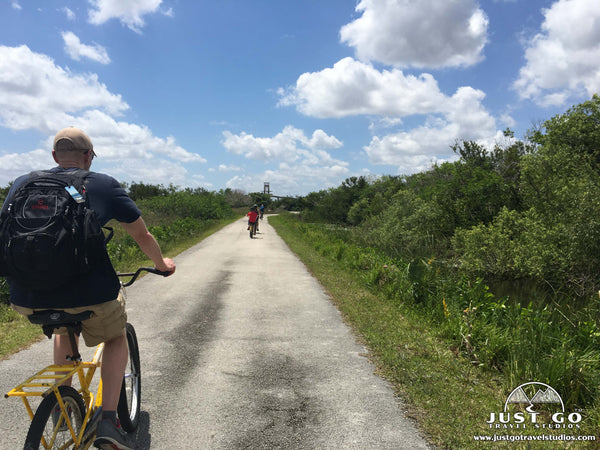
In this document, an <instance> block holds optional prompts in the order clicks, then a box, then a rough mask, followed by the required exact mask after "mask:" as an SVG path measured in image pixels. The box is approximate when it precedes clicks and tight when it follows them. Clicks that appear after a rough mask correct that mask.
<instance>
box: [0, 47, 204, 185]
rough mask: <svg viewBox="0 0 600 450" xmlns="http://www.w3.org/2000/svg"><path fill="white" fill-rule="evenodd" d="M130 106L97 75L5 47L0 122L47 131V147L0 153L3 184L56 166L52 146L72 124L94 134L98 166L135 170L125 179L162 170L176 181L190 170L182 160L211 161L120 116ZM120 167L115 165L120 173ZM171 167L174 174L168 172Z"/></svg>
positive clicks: (151, 176) (0, 59)
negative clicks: (82, 73) (60, 133)
mask: <svg viewBox="0 0 600 450" xmlns="http://www.w3.org/2000/svg"><path fill="white" fill-rule="evenodd" d="M128 108H129V106H128V105H127V103H125V102H124V101H123V100H122V98H121V96H120V95H116V94H113V93H111V92H109V91H108V89H107V88H106V86H104V85H103V84H102V83H100V82H99V81H98V76H97V75H95V74H86V75H81V74H75V73H72V72H70V71H69V70H66V69H63V68H61V67H59V66H57V65H55V63H54V61H53V60H52V59H51V58H49V57H48V56H46V55H42V54H39V53H34V52H32V51H31V50H30V49H29V48H28V47H26V46H21V47H5V46H0V126H2V127H5V128H8V129H11V130H15V131H18V130H37V131H40V132H41V133H43V134H45V135H47V139H46V141H45V145H44V147H45V148H46V149H47V150H36V151H33V152H29V153H27V152H24V153H18V154H5V155H2V156H0V183H7V182H8V181H10V180H12V179H14V177H15V176H16V175H17V174H21V173H24V172H27V171H29V170H34V169H40V168H45V167H48V166H51V165H53V161H52V159H51V157H50V149H51V148H52V139H53V137H54V134H55V133H56V131H58V130H60V129H61V128H64V127H65V126H71V125H72V126H76V127H78V128H81V129H83V130H85V131H86V133H87V134H88V135H89V136H90V137H91V138H92V142H93V143H94V149H95V150H96V152H97V153H98V156H99V162H98V163H95V164H96V165H98V164H99V165H101V167H102V166H103V165H105V164H111V163H113V162H118V166H119V167H129V166H132V167H133V168H134V169H135V170H132V172H131V174H124V175H127V177H128V178H126V179H123V181H128V180H132V179H133V180H136V177H137V176H138V174H139V178H138V181H139V180H141V179H143V180H144V181H145V182H154V180H155V179H158V178H157V177H158V176H159V174H165V177H166V178H165V179H166V180H172V181H175V180H179V179H181V177H183V176H184V174H185V173H186V170H185V168H184V167H183V166H182V165H181V164H180V163H185V164H188V163H204V162H206V160H205V159H204V158H202V156H200V155H198V154H197V153H194V152H190V151H188V150H186V149H184V148H182V147H181V146H179V145H178V144H177V142H176V141H175V138H173V137H172V136H168V137H166V138H160V137H157V136H154V135H153V133H152V131H151V130H150V129H149V128H148V127H146V126H144V125H138V124H132V123H128V122H126V121H117V120H116V119H115V117H120V116H122V115H123V113H124V112H125V111H126V110H127V109H128ZM40 152H42V153H40ZM120 170H121V169H115V173H121V172H120ZM169 170H172V172H173V173H172V175H168V176H167V172H168V171H169ZM144 173H147V174H148V178H145V177H144V176H143V174H144ZM165 179H163V180H161V181H160V182H163V183H164V182H165V181H164V180H165ZM151 180H152V181H151Z"/></svg>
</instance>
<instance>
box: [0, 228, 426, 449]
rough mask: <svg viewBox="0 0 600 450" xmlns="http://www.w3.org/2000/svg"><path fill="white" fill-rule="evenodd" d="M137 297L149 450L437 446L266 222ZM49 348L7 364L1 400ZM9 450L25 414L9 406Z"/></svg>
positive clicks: (142, 444)
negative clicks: (406, 413)
mask: <svg viewBox="0 0 600 450" xmlns="http://www.w3.org/2000/svg"><path fill="white" fill-rule="evenodd" d="M176 262H177V265H178V267H177V272H176V274H175V275H174V276H172V277H170V278H166V279H165V278H162V277H157V276H152V275H148V276H146V277H145V278H143V279H142V280H140V281H139V282H136V284H135V285H134V286H132V287H130V288H129V289H128V291H127V305H128V314H129V319H130V322H132V323H133V324H134V325H135V328H136V331H137V333H138V339H139V343H140V347H141V355H142V395H143V403H142V422H141V426H140V427H139V429H138V431H137V436H136V438H137V446H136V448H140V449H148V448H153V449H244V448H249V449H271V448H285V449H295V448H302V449H313V448H315V449H317V448H318V449H398V448H406V449H409V448H410V449H415V448H428V446H427V444H426V442H425V441H424V440H423V439H422V438H421V437H420V436H419V434H418V432H417V431H416V429H415V426H414V425H413V423H412V422H411V421H409V420H407V419H406V418H404V416H403V408H402V405H401V404H400V403H399V402H398V400H397V399H396V398H395V397H394V394H393V392H392V390H391V388H390V386H389V385H388V384H387V383H386V382H385V381H384V380H382V379H381V378H379V377H377V376H376V375H374V374H373V371H374V367H373V366H372V365H371V364H370V363H369V361H368V360H367V358H365V357H364V356H363V355H364V354H365V352H366V350H365V348H364V347H362V346H361V345H359V344H358V343H357V342H356V340H355V338H354V337H353V335H352V333H351V331H350V330H349V329H348V327H347V326H346V325H345V324H344V323H343V321H342V319H341V317H340V314H339V312H338V311H337V309H336V308H335V307H334V306H333V305H332V304H331V302H330V300H329V299H328V297H327V295H326V294H325V293H324V291H323V289H322V288H321V286H320V285H319V284H318V282H317V281H316V280H315V279H314V278H313V277H312V276H311V275H310V274H309V273H308V272H307V270H306V268H305V267H304V265H303V264H302V263H301V262H300V261H299V260H298V259H297V258H296V257H295V256H294V255H293V254H292V253H291V252H290V251H289V249H288V248H287V247H286V245H285V244H284V243H283V241H282V240H281V239H280V238H279V237H278V236H277V234H276V233H275V231H274V229H273V228H272V227H271V226H270V225H268V223H267V220H263V221H262V222H261V226H260V232H259V234H258V235H257V238H256V239H252V240H251V239H250V238H249V236H248V234H247V232H246V227H245V225H244V221H243V220H239V221H237V222H235V223H234V224H232V225H230V226H228V227H226V228H225V229H223V230H221V231H220V232H218V233H216V234H214V235H213V236H211V237H209V238H208V239H206V240H204V241H203V242H202V243H200V244H199V245H197V246H195V247H193V248H191V249H189V250H187V251H186V252H184V253H182V254H181V255H179V256H178V257H177V258H176ZM50 349H51V346H50V342H49V341H44V342H40V343H39V344H35V345H33V346H32V347H31V348H30V349H29V350H27V351H23V352H20V353H19V354H17V355H15V356H14V357H12V358H11V359H9V360H6V361H2V362H0V390H1V391H2V392H6V391H7V390H8V389H9V388H11V387H12V385H13V384H15V381H17V380H19V381H20V379H21V378H23V377H24V375H25V374H26V373H27V372H29V371H31V370H30V369H29V370H25V369H27V368H31V367H32V362H33V361H36V364H37V365H41V364H46V363H49V357H48V356H47V353H49V352H50ZM0 402H2V403H1V405H2V406H1V408H0V423H1V424H2V425H1V430H2V432H0V449H11V450H12V449H14V448H19V445H22V444H21V443H22V442H23V437H24V434H25V432H26V430H25V429H24V428H23V425H24V424H25V423H26V422H27V418H26V417H23V415H22V414H20V413H21V410H23V408H22V406H21V404H20V402H19V401H18V400H17V399H0Z"/></svg>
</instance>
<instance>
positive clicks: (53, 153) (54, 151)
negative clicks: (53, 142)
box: [52, 150, 58, 164]
mask: <svg viewBox="0 0 600 450" xmlns="http://www.w3.org/2000/svg"><path fill="white" fill-rule="evenodd" d="M52 157H53V158H54V162H55V163H56V164H58V158H57V157H56V150H52Z"/></svg>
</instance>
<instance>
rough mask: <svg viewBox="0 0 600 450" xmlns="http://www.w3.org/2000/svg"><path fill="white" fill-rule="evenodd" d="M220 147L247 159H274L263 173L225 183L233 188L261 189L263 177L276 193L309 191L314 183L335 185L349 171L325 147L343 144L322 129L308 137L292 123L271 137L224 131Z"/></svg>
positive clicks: (237, 176)
mask: <svg viewBox="0 0 600 450" xmlns="http://www.w3.org/2000/svg"><path fill="white" fill-rule="evenodd" d="M223 136H224V138H225V139H224V141H223V142H222V144H223V146H224V147H225V148H226V149H227V150H228V151H229V152H231V153H234V154H236V155H244V156H245V157H246V158H249V159H258V160H263V161H270V162H277V164H278V166H277V170H267V171H265V172H264V173H262V174H259V175H256V174H246V175H236V176H234V177H233V178H231V179H230V180H229V181H228V182H227V184H226V186H227V187H230V188H232V189H243V190H250V192H254V191H259V190H262V188H263V186H262V183H263V180H266V181H270V182H271V185H272V186H277V190H278V192H276V193H278V194H282V195H285V194H288V193H291V192H296V193H299V192H309V191H310V190H314V186H324V185H332V186H333V185H335V184H337V183H339V182H340V181H341V180H342V179H343V178H345V177H347V176H348V174H349V172H350V171H349V169H348V165H349V164H348V163H347V162H345V161H340V160H337V159H335V158H333V157H332V156H331V155H330V154H329V153H328V152H327V151H326V149H334V148H340V147H341V146H342V145H343V144H342V142H340V141H339V140H338V139H337V138H335V137H334V136H329V135H327V133H325V132H324V131H323V130H315V131H314V132H313V134H312V136H311V137H310V138H309V137H307V136H306V135H305V133H304V131H302V130H300V129H298V128H295V127H293V126H291V125H288V126H286V127H285V128H284V129H283V131H281V132H280V133H278V134H276V135H275V136H273V137H255V136H252V135H251V134H247V133H240V134H239V135H234V134H232V133H231V132H229V131H225V132H223Z"/></svg>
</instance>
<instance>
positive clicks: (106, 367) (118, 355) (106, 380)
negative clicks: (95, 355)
mask: <svg viewBox="0 0 600 450" xmlns="http://www.w3.org/2000/svg"><path fill="white" fill-rule="evenodd" d="M128 359H129V350H128V348H127V337H126V335H125V331H124V330H123V334H121V335H120V336H117V337H116V338H113V339H111V340H110V341H107V342H105V343H104V353H103V354H102V370H101V373H102V410H103V411H116V410H117V405H118V403H119V395H120V393H121V384H122V383H123V375H124V374H125V367H126V366H127V360H128Z"/></svg>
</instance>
